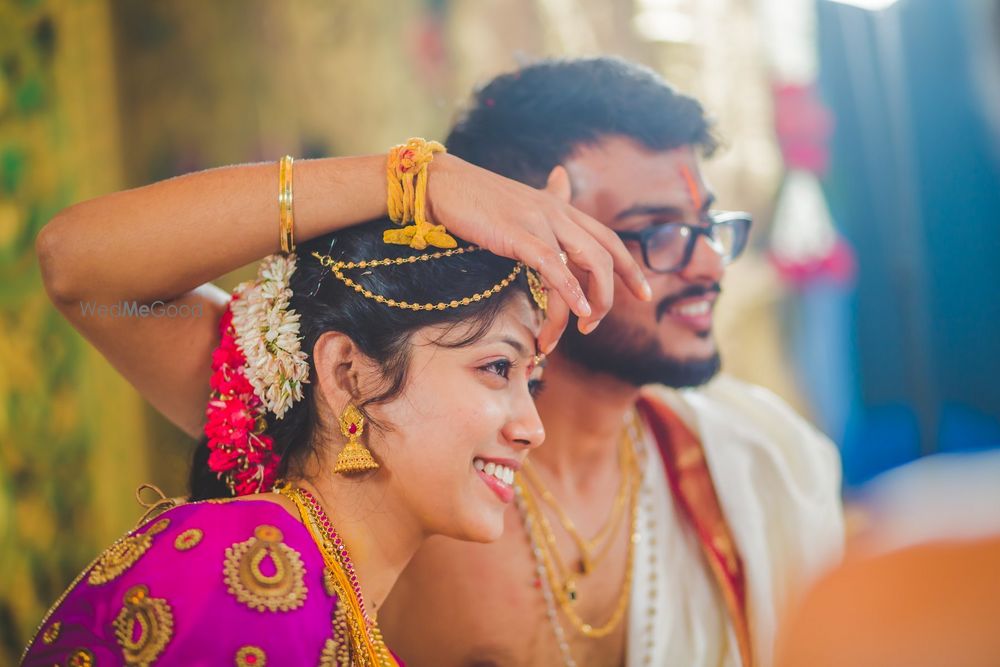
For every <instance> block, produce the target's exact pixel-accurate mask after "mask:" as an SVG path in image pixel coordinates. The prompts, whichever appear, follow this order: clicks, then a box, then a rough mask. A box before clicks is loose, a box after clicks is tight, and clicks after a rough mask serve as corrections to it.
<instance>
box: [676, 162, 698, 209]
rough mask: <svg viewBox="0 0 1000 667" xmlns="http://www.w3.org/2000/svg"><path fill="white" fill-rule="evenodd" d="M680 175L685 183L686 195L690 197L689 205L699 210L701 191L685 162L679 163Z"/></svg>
mask: <svg viewBox="0 0 1000 667" xmlns="http://www.w3.org/2000/svg"><path fill="white" fill-rule="evenodd" d="M681 176H682V177H683V178H684V183H685V184H686V185H687V190H688V196H689V197H690V198H691V205H692V206H693V207H694V210H695V211H700V210H701V206H702V203H703V201H702V198H701V191H700V190H699V189H698V183H697V181H695V180H694V174H692V173H691V170H690V169H688V166H687V165H686V164H682V165H681Z"/></svg>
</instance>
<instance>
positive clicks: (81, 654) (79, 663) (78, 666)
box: [66, 648, 97, 667]
mask: <svg viewBox="0 0 1000 667" xmlns="http://www.w3.org/2000/svg"><path fill="white" fill-rule="evenodd" d="M96 664H97V660H96V659H95V658H94V654H93V653H91V652H90V651H89V650H88V649H85V648H78V649H76V650H75V651H73V652H72V653H71V654H70V656H69V657H68V658H67V659H66V667H94V665H96Z"/></svg>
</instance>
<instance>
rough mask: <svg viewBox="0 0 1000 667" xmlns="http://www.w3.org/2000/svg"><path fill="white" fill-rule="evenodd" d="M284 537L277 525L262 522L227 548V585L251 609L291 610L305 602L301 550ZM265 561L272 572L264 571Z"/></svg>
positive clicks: (224, 570)
mask: <svg viewBox="0 0 1000 667" xmlns="http://www.w3.org/2000/svg"><path fill="white" fill-rule="evenodd" d="M283 539H284V536H283V535H282V534H281V531H280V530H278V529H277V528H275V527H274V526H268V525H261V526H257V529H256V530H255V531H254V536H253V537H251V538H250V539H249V540H247V541H246V542H237V543H236V544H234V545H233V546H231V547H229V548H228V549H226V560H225V567H224V569H223V572H224V574H225V579H226V587H227V588H228V590H229V592H230V593H231V594H232V595H233V596H234V597H235V598H236V599H237V600H238V601H239V602H242V603H243V604H245V605H247V606H248V607H250V608H251V609H256V610H257V611H264V610H265V609H267V610H269V611H291V610H293V609H298V608H299V607H301V606H302V605H303V604H304V603H305V600H306V593H307V590H306V584H305V566H304V565H303V564H302V558H301V556H300V555H299V553H298V552H297V551H295V550H294V549H292V548H291V547H289V546H288V545H287V544H285V543H284V542H282V540H283ZM265 561H266V562H269V563H270V567H269V569H270V570H273V573H272V574H267V573H266V572H265V571H264V569H263V566H264V564H265Z"/></svg>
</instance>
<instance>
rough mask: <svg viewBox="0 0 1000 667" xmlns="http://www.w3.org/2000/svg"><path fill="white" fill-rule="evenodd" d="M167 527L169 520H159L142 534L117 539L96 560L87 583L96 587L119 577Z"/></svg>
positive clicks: (147, 549)
mask: <svg viewBox="0 0 1000 667" xmlns="http://www.w3.org/2000/svg"><path fill="white" fill-rule="evenodd" d="M169 525H170V519H160V520H159V521H157V522H156V523H154V524H153V525H152V526H150V527H149V530H147V531H146V532H144V533H136V534H133V535H126V536H125V537H123V538H121V539H119V540H118V541H117V542H115V543H114V544H112V545H111V546H110V547H108V548H107V549H106V550H105V551H104V553H103V554H101V557H100V558H98V559H97V564H96V565H94V569H92V570H91V571H90V576H88V577H87V583H88V584H90V585H91V586H98V585H100V584H106V583H107V582H109V581H111V580H113V579H115V578H116V577H118V576H119V575H121V573H122V572H124V571H125V570H127V569H129V568H130V567H132V566H133V565H135V564H136V562H137V561H138V560H139V559H140V558H142V556H143V554H145V553H146V552H147V551H149V547H150V546H152V544H153V538H154V537H155V536H156V535H158V534H160V533H162V532H163V531H164V530H166V529H167V526H169Z"/></svg>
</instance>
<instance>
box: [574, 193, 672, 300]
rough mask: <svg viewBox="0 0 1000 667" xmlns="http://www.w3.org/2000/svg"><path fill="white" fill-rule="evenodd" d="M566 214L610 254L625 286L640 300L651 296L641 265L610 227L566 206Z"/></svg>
mask: <svg viewBox="0 0 1000 667" xmlns="http://www.w3.org/2000/svg"><path fill="white" fill-rule="evenodd" d="M568 214H569V216H570V217H571V218H572V219H573V222H575V223H576V224H577V225H578V226H579V227H580V228H582V229H583V230H584V231H586V232H587V233H588V234H589V235H590V237H591V238H592V239H593V240H594V241H595V242H597V243H598V244H600V246H601V247H602V248H603V249H604V250H605V251H606V252H607V253H608V254H609V255H610V257H611V262H612V268H613V271H614V272H615V273H616V274H618V277H620V278H621V279H622V282H624V283H625V286H626V287H628V288H629V290H630V291H631V292H632V294H634V295H635V296H636V298H637V299H640V300H642V301H649V300H651V299H652V298H653V290H652V289H651V288H650V286H649V282H648V281H647V280H646V276H645V274H644V273H643V270H642V267H641V266H639V263H638V262H637V261H636V260H635V258H634V257H633V256H632V253H630V252H629V251H628V248H626V247H625V244H624V243H622V240H621V239H620V238H618V235H617V234H615V233H614V232H613V231H612V230H611V229H610V228H608V227H606V226H605V225H603V224H601V223H600V222H598V221H597V220H594V219H593V218H591V217H590V216H589V215H587V214H586V213H583V212H582V211H580V210H579V209H576V208H573V207H572V206H569V207H568Z"/></svg>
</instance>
